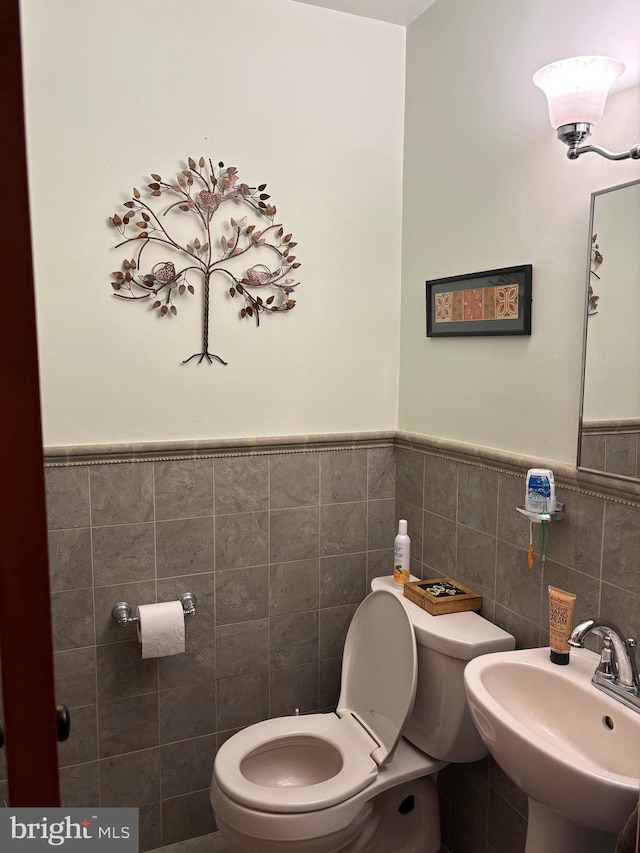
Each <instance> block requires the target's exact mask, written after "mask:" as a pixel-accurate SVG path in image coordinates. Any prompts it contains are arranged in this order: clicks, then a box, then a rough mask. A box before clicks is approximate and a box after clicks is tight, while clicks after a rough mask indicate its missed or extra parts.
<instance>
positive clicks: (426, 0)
mask: <svg viewBox="0 0 640 853" xmlns="http://www.w3.org/2000/svg"><path fill="white" fill-rule="evenodd" d="M297 2H298V3H307V4H308V5H309V6H324V8H325V9H336V10H338V11H340V12H347V13H348V14H349V15H362V16H364V17H365V18H376V19H377V20H378V21H389V23H390V24H400V25H402V26H406V25H407V24H410V23H411V21H413V20H414V18H417V17H418V15H420V14H422V12H424V10H425V9H427V8H428V7H429V6H431V4H432V3H435V0H297Z"/></svg>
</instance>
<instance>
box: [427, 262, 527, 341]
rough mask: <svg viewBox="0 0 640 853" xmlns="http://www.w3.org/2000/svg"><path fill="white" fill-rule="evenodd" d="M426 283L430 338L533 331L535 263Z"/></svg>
mask: <svg viewBox="0 0 640 853" xmlns="http://www.w3.org/2000/svg"><path fill="white" fill-rule="evenodd" d="M426 285H427V337H429V338H436V337H438V338H445V337H448V338H453V337H467V336H470V335H530V334H531V264H525V265H524V266H522V267H505V268H504V269H500V270H487V271H486V272H474V273H469V274H468V275H457V276H455V275H454V276H450V277H449V278H437V279H433V281H427V283H426Z"/></svg>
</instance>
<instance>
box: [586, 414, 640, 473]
mask: <svg viewBox="0 0 640 853" xmlns="http://www.w3.org/2000/svg"><path fill="white" fill-rule="evenodd" d="M580 460H581V464H582V465H583V466H584V467H585V468H592V469H593V470H594V471H607V472H608V473H609V474H616V475H618V474H619V475H621V476H624V477H640V424H639V423H638V422H637V421H618V422H607V421H591V422H589V423H586V422H585V423H583V424H582V446H581V450H580Z"/></svg>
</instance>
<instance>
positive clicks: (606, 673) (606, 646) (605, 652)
mask: <svg viewBox="0 0 640 853" xmlns="http://www.w3.org/2000/svg"><path fill="white" fill-rule="evenodd" d="M615 663H616V660H615V652H614V650H613V644H612V642H611V637H610V636H609V634H605V635H604V637H603V638H602V652H601V653H600V663H599V664H598V667H597V669H596V674H597V675H599V676H600V677H601V678H606V680H607V681H615V680H616V678H617V675H616V669H617V667H616V665H615Z"/></svg>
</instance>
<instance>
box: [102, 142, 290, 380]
mask: <svg viewBox="0 0 640 853" xmlns="http://www.w3.org/2000/svg"><path fill="white" fill-rule="evenodd" d="M187 162H188V168H187V169H182V170H181V171H180V172H179V173H178V175H177V176H176V178H175V179H172V180H169V181H164V180H163V179H162V178H161V176H160V175H156V174H152V175H151V179H152V181H151V183H149V184H148V189H149V192H148V194H147V195H148V197H149V198H148V200H147V201H145V200H143V198H142V195H141V193H140V191H139V190H138V189H136V188H135V187H134V190H133V195H132V197H131V199H130V200H129V201H126V202H125V203H124V208H125V210H124V211H121V213H120V214H118V213H114V215H113V216H111V217H110V218H109V222H110V223H111V225H112V226H113V227H114V228H115V229H116V230H117V231H118V232H119V233H120V235H121V236H122V238H123V239H122V240H120V242H118V244H117V245H116V248H117V249H119V248H121V247H122V246H127V247H128V248H129V249H130V250H131V255H132V257H129V256H128V257H126V258H125V259H124V260H123V262H122V269H121V270H118V271H116V272H114V273H113V274H112V277H113V281H112V287H113V289H114V291H115V293H114V296H117V297H118V298H120V299H130V300H143V302H146V304H147V305H150V307H151V309H153V310H154V311H155V312H157V313H158V314H159V315H160V317H172V316H175V315H177V313H178V308H177V306H176V304H175V303H176V300H177V299H179V298H180V297H182V296H184V295H185V294H191V295H193V294H195V292H196V285H197V286H201V287H202V296H203V323H202V351H201V352H197V353H194V355H192V356H189V358H186V359H185V360H184V362H183V364H186V363H187V362H189V361H191V360H192V359H194V358H197V359H198V364H201V363H202V361H204V360H206V361H207V362H208V363H209V364H212V363H213V360H214V359H215V360H216V361H219V362H220V363H221V364H225V365H226V364H227V362H226V361H224V360H223V359H222V358H221V357H220V356H219V355H215V354H214V353H211V352H209V308H210V305H209V303H210V286H211V281H212V278H213V276H214V275H218V276H219V277H221V278H223V279H224V280H225V281H226V284H227V285H228V294H229V296H230V297H232V298H239V299H240V303H241V306H240V317H241V318H242V319H245V318H249V319H251V318H253V319H255V322H256V325H258V326H259V325H260V315H261V314H265V313H268V312H276V311H290V310H291V309H292V308H293V307H294V306H295V304H296V303H295V300H294V299H293V298H292V294H293V293H294V291H295V288H296V287H297V286H298V284H299V282H298V281H296V280H295V279H294V277H293V276H295V275H296V273H295V270H297V269H298V267H299V266H300V263H299V262H298V261H297V260H296V258H295V255H294V253H293V251H294V249H295V246H296V245H297V244H296V243H295V242H293V239H292V235H291V234H285V233H284V227H283V226H282V225H281V224H279V223H276V222H275V216H276V208H275V205H273V204H271V203H270V201H269V198H270V196H269V195H268V193H266V192H265V190H266V187H267V185H266V184H260V185H259V186H257V187H250V186H249V185H248V184H245V183H241V182H240V181H239V178H238V174H237V169H236V168H235V167H234V166H225V165H224V163H218V165H217V166H214V165H213V163H212V161H211V160H210V159H209V160H206V161H205V159H204V157H200V159H199V160H198V162H197V163H196V162H195V160H193V159H192V158H191V157H189V158H188V161H187ZM161 196H166V197H168V199H169V200H170V203H169V204H163V205H161V204H159V203H158V202H155V199H157V198H160V197H161ZM227 202H229V204H227ZM154 207H155V208H157V209H154ZM222 208H224V211H225V212H227V213H231V212H234V213H235V216H230V217H229V218H228V219H224V218H222V217H221V216H218V217H217V219H216V223H215V225H216V226H217V230H214V222H213V220H214V216H216V214H217V212H218V211H219V210H221V209H222ZM236 208H240V213H238V212H237V211H236V210H235V209H236ZM250 220H255V221H250ZM194 232H197V233H196V235H195V236H193V235H194ZM128 254H129V253H128ZM247 260H249V261H250V265H249V266H247V263H246V262H247Z"/></svg>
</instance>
